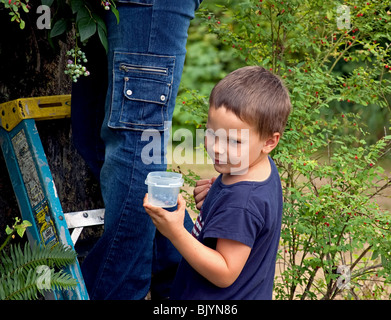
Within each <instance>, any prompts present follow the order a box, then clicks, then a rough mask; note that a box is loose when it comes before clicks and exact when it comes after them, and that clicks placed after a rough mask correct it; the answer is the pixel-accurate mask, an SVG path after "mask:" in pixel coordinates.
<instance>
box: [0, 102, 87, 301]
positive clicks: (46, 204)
mask: <svg viewBox="0 0 391 320" xmlns="http://www.w3.org/2000/svg"><path fill="white" fill-rule="evenodd" d="M45 98H46V97H40V98H29V99H18V100H14V101H13V102H12V101H11V102H7V103H3V104H0V145H1V149H2V151H3V155H4V159H5V162H6V165H7V169H8V173H9V175H10V179H11V183H12V186H13V189H14V192H15V195H16V198H17V202H18V206H19V209H20V212H21V215H22V218H23V219H25V220H28V221H30V222H31V223H32V227H29V228H27V237H28V240H29V242H30V243H33V242H36V243H41V244H43V245H44V246H46V247H50V248H51V247H53V246H56V245H58V244H59V243H61V244H63V245H66V246H69V247H71V248H72V249H73V250H74V244H73V241H72V238H71V235H70V233H69V230H68V226H67V223H66V219H65V216H64V213H63V210H62V207H61V203H60V200H59V198H58V195H57V191H56V187H55V184H54V181H53V177H52V174H51V172H50V168H49V165H48V161H47V158H46V155H45V152H44V149H43V146H42V143H41V139H40V137H39V134H38V130H37V127H36V125H35V119H37V120H45V119H56V118H64V117H69V116H70V95H65V96H52V97H47V98H48V102H46V103H45ZM40 105H42V106H43V107H40ZM37 108H41V109H42V110H40V109H37ZM56 108H57V109H58V113H56ZM34 110H35V111H34ZM37 110H38V111H37ZM64 110H65V111H64ZM34 112H35V113H34ZM18 113H19V116H18V115H17V114H18ZM9 116H10V117H9ZM15 117H19V119H17V120H15ZM9 119H11V120H9ZM65 271H66V272H68V273H69V274H70V275H71V276H72V277H73V278H74V279H76V280H77V283H78V285H77V287H76V288H75V289H73V290H63V291H59V290H53V292H52V293H51V294H50V295H48V296H45V298H46V299H54V300H88V299H89V297H88V293H87V289H86V286H85V283H84V279H83V276H82V272H81V269H80V266H79V262H78V261H77V259H76V260H75V262H74V263H73V264H72V265H70V266H68V267H66V268H65Z"/></svg>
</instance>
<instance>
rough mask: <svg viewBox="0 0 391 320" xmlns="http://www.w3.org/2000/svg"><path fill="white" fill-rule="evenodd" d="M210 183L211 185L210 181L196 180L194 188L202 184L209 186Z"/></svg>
mask: <svg viewBox="0 0 391 320" xmlns="http://www.w3.org/2000/svg"><path fill="white" fill-rule="evenodd" d="M210 183H212V181H211V179H202V180H198V181H197V182H196V186H197V187H198V186H202V185H204V184H210Z"/></svg>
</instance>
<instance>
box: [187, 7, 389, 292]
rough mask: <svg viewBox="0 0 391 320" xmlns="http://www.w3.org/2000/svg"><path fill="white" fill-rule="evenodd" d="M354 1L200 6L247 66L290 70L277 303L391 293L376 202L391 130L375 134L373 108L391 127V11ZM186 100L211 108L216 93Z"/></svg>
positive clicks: (384, 218)
mask: <svg viewBox="0 0 391 320" xmlns="http://www.w3.org/2000/svg"><path fill="white" fill-rule="evenodd" d="M344 5H345V6H343V7H342V6H341V3H340V2H339V1H335V0H334V1H327V2H323V1H309V0H304V1H303V0H301V1H297V0H292V1H286V2H281V1H274V0H263V1H262V0H260V1H259V0H247V1H239V2H237V1H227V4H226V5H224V6H223V7H222V10H223V14H222V15H219V16H216V15H214V14H213V13H212V12H209V11H207V10H201V12H200V19H202V20H203V23H204V24H205V25H207V26H208V27H209V30H210V31H211V32H212V33H214V34H216V35H217V36H218V38H219V39H220V41H221V42H222V43H224V44H225V45H227V47H228V46H229V47H231V48H234V49H235V50H236V55H237V57H239V58H241V59H242V61H243V65H247V64H248V65H261V66H263V67H265V68H267V69H269V70H271V71H272V72H274V73H276V74H278V75H279V76H280V77H281V78H282V79H283V80H284V82H285V84H286V85H287V87H288V88H289V90H290V93H291V100H292V104H293V112H292V114H291V116H290V119H289V121H288V124H287V128H286V131H285V133H284V136H283V139H282V141H281V142H280V144H279V146H278V148H277V149H276V150H275V152H274V154H273V158H274V160H275V162H276V164H277V166H278V168H279V171H280V174H281V177H282V182H283V193H284V205H285V207H284V215H283V227H282V232H281V247H280V248H281V250H280V252H279V256H278V261H277V274H276V282H275V297H276V298H277V299H335V298H341V297H342V298H345V299H355V298H384V297H386V296H387V295H388V294H390V292H386V285H387V284H389V283H390V281H391V232H390V223H391V215H390V213H389V212H386V211H385V210H384V209H382V208H381V207H380V206H379V205H378V203H377V201H376V200H377V197H378V196H379V195H381V193H382V192H384V190H386V189H387V188H388V187H389V186H390V184H391V178H390V177H389V176H387V174H385V171H384V169H383V168H382V167H381V165H380V161H381V160H382V158H384V157H385V156H386V155H387V153H388V152H389V151H390V144H391V143H390V140H391V136H390V135H387V131H388V130H387V128H381V131H380V132H384V135H383V137H381V138H380V139H376V140H375V141H374V142H371V140H370V139H369V137H373V133H374V132H370V130H373V129H375V130H376V129H377V128H368V127H367V126H366V123H367V122H366V121H367V119H365V118H364V119H362V118H361V115H362V114H363V112H362V111H363V110H370V108H373V109H375V108H376V107H378V108H382V109H383V110H385V112H384V114H385V115H386V118H387V122H388V123H389V119H390V111H391V108H390V104H389V102H388V100H387V95H389V94H390V92H391V86H390V84H391V83H390V72H391V69H390V67H389V66H391V59H390V42H391V36H390V31H391V23H390V22H389V20H390V19H391V12H390V10H391V9H390V7H389V4H387V3H385V2H384V1H380V0H374V1H373V0H372V1H369V2H362V1H360V2H359V1H354V0H348V1H345V2H344ZM345 18H349V19H350V20H346V19H345ZM341 25H342V26H341ZM346 66H348V67H347V68H346ZM344 70H349V71H348V72H346V71H344ZM227 71H230V70H227ZM192 94H193V95H194V92H193V93H192ZM186 99H187V100H186V105H185V106H188V108H189V110H190V111H191V112H194V110H195V109H199V110H198V114H205V112H206V110H207V108H208V106H207V104H206V103H205V102H206V100H205V97H196V98H194V99H191V98H189V96H186ZM200 102H201V103H200ZM202 102H203V103H202ZM198 125H204V122H202V123H198ZM378 132H379V130H376V133H378ZM345 266H347V268H346V267H345ZM368 288H369V289H368ZM364 289H368V290H364Z"/></svg>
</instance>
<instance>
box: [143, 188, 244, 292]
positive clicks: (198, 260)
mask: <svg viewBox="0 0 391 320" xmlns="http://www.w3.org/2000/svg"><path fill="white" fill-rule="evenodd" d="M185 207H186V203H185V200H184V199H183V197H182V196H181V195H179V197H178V209H177V210H176V211H174V212H168V211H166V210H164V209H162V208H159V207H155V206H151V205H150V204H148V196H147V195H146V197H145V198H144V208H145V210H146V211H147V213H148V214H149V215H150V216H151V218H152V221H153V223H154V224H155V226H156V228H157V229H158V230H159V231H160V233H161V234H163V235H164V236H166V237H167V238H168V239H169V240H170V241H171V242H172V244H173V245H174V246H175V247H176V248H177V250H178V251H179V253H180V254H181V255H182V256H183V258H184V259H186V261H187V262H188V263H189V264H190V265H191V266H192V267H193V268H194V269H195V270H196V271H197V272H198V273H199V274H201V275H202V276H203V277H205V278H206V279H207V280H209V281H210V282H212V283H213V284H214V285H216V286H218V287H221V288H226V287H228V286H230V285H231V284H232V283H233V282H234V281H235V280H236V278H237V277H238V276H239V274H240V272H241V271H242V269H243V267H244V265H245V263H246V261H247V258H248V256H249V255H250V251H251V248H250V247H248V246H247V245H245V244H243V243H241V242H238V241H234V240H229V239H217V244H216V250H214V249H211V248H209V247H207V246H205V245H203V244H202V243H201V242H199V241H198V240H197V239H195V238H194V237H193V236H192V235H191V234H190V233H189V232H188V231H187V230H186V229H185V228H184V226H183V220H184V216H185Z"/></svg>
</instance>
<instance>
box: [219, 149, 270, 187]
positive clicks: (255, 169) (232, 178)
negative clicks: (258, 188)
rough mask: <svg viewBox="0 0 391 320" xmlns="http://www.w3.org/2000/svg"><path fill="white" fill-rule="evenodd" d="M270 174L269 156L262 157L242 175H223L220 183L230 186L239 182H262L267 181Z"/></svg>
mask: <svg viewBox="0 0 391 320" xmlns="http://www.w3.org/2000/svg"><path fill="white" fill-rule="evenodd" d="M270 174H271V165H270V161H269V156H268V155H266V156H265V157H262V159H260V161H259V162H258V163H256V164H254V165H252V166H250V167H249V168H248V170H247V171H246V172H244V173H243V174H231V173H223V174H222V177H221V181H222V182H223V183H224V184H227V185H230V184H234V183H237V182H241V181H257V182H262V181H265V180H267V179H268V178H269V177H270Z"/></svg>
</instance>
